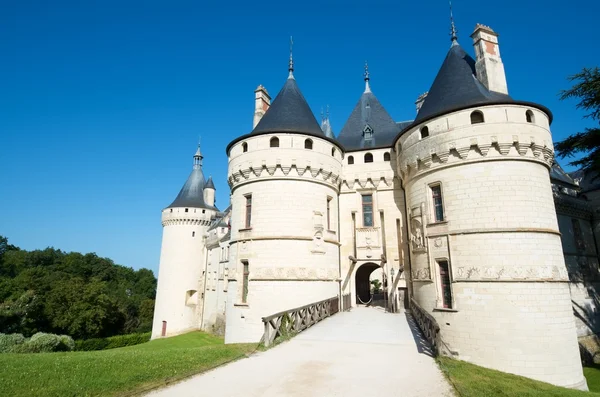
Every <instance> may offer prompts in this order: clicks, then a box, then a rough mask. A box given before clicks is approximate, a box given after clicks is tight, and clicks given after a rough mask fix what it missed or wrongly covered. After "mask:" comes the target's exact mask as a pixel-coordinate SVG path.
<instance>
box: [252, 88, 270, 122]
mask: <svg viewBox="0 0 600 397" xmlns="http://www.w3.org/2000/svg"><path fill="white" fill-rule="evenodd" d="M269 106H271V97H270V96H269V93H268V92H267V89H266V88H265V87H263V86H262V84H261V85H259V86H258V87H257V88H256V90H254V123H253V124H252V128H254V127H256V124H258V122H259V121H260V119H262V116H264V115H265V113H266V112H267V110H268V109H269Z"/></svg>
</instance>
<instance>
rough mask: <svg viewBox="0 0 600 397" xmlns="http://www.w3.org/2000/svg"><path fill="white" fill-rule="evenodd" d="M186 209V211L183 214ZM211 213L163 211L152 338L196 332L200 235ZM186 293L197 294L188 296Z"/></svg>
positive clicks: (201, 261)
mask: <svg viewBox="0 0 600 397" xmlns="http://www.w3.org/2000/svg"><path fill="white" fill-rule="evenodd" d="M186 210H187V212H186ZM214 213H215V212H214V211H211V210H202V209H198V208H167V209H164V210H163V212H162V224H163V239H162V246H161V253H160V264H159V268H158V285H157V289H156V303H155V308H154V320H153V324H152V338H153V339H154V338H158V337H160V336H161V333H162V327H163V321H166V322H167V330H166V331H167V332H166V335H165V336H173V335H177V334H181V333H184V332H187V331H190V330H193V329H198V328H199V326H200V324H199V316H198V303H199V302H200V297H201V292H202V291H199V285H200V283H201V280H202V270H203V268H204V264H205V255H206V250H205V246H204V241H203V235H204V233H205V231H206V229H207V228H208V225H209V222H210V217H211V216H212V215H214ZM188 291H196V293H195V294H193V295H191V296H188Z"/></svg>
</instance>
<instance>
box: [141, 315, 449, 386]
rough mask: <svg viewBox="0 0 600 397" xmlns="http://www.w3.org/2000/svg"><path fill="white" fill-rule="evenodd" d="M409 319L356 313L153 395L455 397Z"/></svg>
mask: <svg viewBox="0 0 600 397" xmlns="http://www.w3.org/2000/svg"><path fill="white" fill-rule="evenodd" d="M415 327H416V325H415V323H414V322H413V321H412V319H410V318H407V317H406V316H405V315H404V314H391V313H384V312H383V311H382V310H381V309H378V308H363V307H358V308H355V309H353V310H352V311H350V312H344V313H338V314H336V315H334V316H332V317H331V318H328V319H325V320H323V321H322V322H320V323H318V324H316V325H314V326H313V327H311V328H310V329H308V330H306V331H304V332H302V333H300V334H298V335H297V336H296V337H294V338H293V339H291V340H290V341H288V342H285V343H282V344H281V345H279V346H276V347H274V348H272V349H269V350H267V351H265V352H262V353H257V354H254V355H252V356H251V357H249V358H246V359H242V360H239V361H236V362H233V363H231V364H228V365H225V366H223V367H219V368H217V369H215V370H212V371H209V372H206V373H204V374H201V375H197V376H195V377H192V378H190V379H188V380H186V381H183V382H181V383H178V384H176V385H173V386H170V387H167V388H164V389H161V390H158V391H155V392H153V393H151V394H150V395H151V396H154V397H156V396H182V397H185V396H219V397H230V396H244V397H254V396H256V397H258V396H261V397H263V396H266V397H275V396H277V397H282V396H293V397H296V396H302V397H305V396H306V397H309V396H310V397H312V396H315V397H317V396H318V397H329V396H344V397H351V396H360V397H369V396H375V395H382V396H386V397H391V396H402V397H412V396H427V397H430V396H431V397H437V396H452V392H451V391H450V390H451V387H450V385H449V384H448V382H447V381H446V380H445V378H444V376H443V375H442V373H441V372H440V370H439V369H438V367H437V365H436V363H435V361H434V359H433V358H432V357H431V354H430V351H429V349H428V348H427V345H426V343H425V342H424V341H423V340H422V339H421V338H420V336H419V334H418V331H416V328H415Z"/></svg>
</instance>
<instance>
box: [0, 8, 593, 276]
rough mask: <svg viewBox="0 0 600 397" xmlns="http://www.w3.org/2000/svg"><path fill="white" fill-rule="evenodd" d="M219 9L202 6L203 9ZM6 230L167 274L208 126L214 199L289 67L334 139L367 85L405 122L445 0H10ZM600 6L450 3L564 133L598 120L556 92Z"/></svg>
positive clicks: (2, 134) (2, 26)
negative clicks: (163, 215)
mask: <svg viewBox="0 0 600 397" xmlns="http://www.w3.org/2000/svg"><path fill="white" fill-rule="evenodd" d="M204 3H208V4H204ZM1 9H2V12H1V13H0V57H1V59H2V61H0V176H1V179H0V181H1V183H0V206H1V207H2V209H3V210H2V212H1V214H0V234H1V235H5V236H8V237H9V240H10V242H12V243H13V244H16V245H18V246H21V247H23V248H26V249H35V248H44V247H47V246H54V247H56V248H60V249H63V250H66V251H81V252H96V253H97V254H98V255H101V256H107V257H110V258H112V259H113V260H115V262H117V263H119V264H123V265H127V266H132V267H134V268H140V267H147V268H150V269H152V270H154V271H155V272H156V271H157V269H158V261H159V255H160V243H161V233H162V227H161V224H160V210H161V209H162V208H163V207H165V206H166V205H168V204H169V203H170V202H171V201H172V200H173V199H174V198H175V196H176V195H177V193H178V191H179V189H180V188H181V186H182V184H183V183H184V182H185V179H186V178H187V176H188V174H189V172H190V170H191V166H192V155H193V153H194V151H195V145H196V142H197V140H198V136H199V135H201V136H202V148H203V152H204V155H205V158H204V172H205V175H206V176H207V177H208V176H209V175H212V176H213V178H214V180H215V185H216V188H217V205H218V206H219V207H220V208H224V207H226V206H227V205H228V201H229V188H228V186H227V181H226V178H227V157H226V154H225V146H226V145H227V143H229V142H230V141H231V140H233V139H234V138H236V137H237V136H239V135H242V134H246V133H248V132H249V131H250V130H251V127H252V115H253V106H254V105H253V95H254V94H253V90H254V89H255V88H256V86H257V85H258V84H263V85H264V86H265V87H267V89H268V90H269V92H270V93H271V94H272V96H273V97H274V96H275V95H276V94H277V92H278V90H279V89H280V88H281V86H282V85H283V83H284V82H285V79H286V77H287V60H288V40H289V36H290V35H293V36H294V59H295V65H296V72H295V76H296V79H297V81H298V84H299V86H300V88H301V89H302V91H303V93H304V96H305V97H306V98H307V100H308V102H309V104H310V106H311V107H312V109H313V111H314V112H315V114H316V115H317V117H319V116H318V114H319V113H320V109H321V107H322V106H326V105H327V104H329V105H330V108H331V120H332V124H333V127H334V131H335V132H336V133H339V131H340V130H341V128H342V126H343V124H344V122H345V119H346V118H347V117H348V116H349V114H350V112H351V110H352V108H353V107H354V105H355V103H356V101H357V100H358V98H359V96H360V94H361V92H362V90H363V86H364V83H363V80H362V73H363V64H364V61H365V60H368V61H369V69H370V72H371V87H372V89H373V92H374V93H375V95H377V97H378V98H379V99H380V101H381V102H382V104H383V105H384V106H385V107H386V108H387V110H388V112H389V113H390V114H391V115H392V117H393V118H394V119H396V120H398V121H400V120H408V119H412V118H414V116H415V109H414V101H415V99H416V98H417V96H418V95H419V94H421V93H422V92H424V91H427V90H428V89H429V87H430V85H431V83H432V82H433V79H434V77H435V74H436V73H437V70H438V68H439V67H440V65H441V63H442V61H443V59H444V57H445V55H446V52H447V50H448V48H449V46H450V39H449V35H448V33H449V20H448V4H447V2H446V1H444V0H435V1H433V0H423V1H420V2H401V1H385V2H384V1H370V2H366V1H308V0H306V1H303V2H284V1H274V2H270V1H261V2H249V1H244V2H239V4H237V3H236V2H231V1H230V2H224V1H222V2H198V1H168V2H167V1H144V2H141V1H140V2H136V1H118V2H117V1H111V0H105V1H85V2H81V1H73V2H65V1H59V0H57V1H26V0H23V1H9V0H2V1H1ZM598 15H600V3H599V2H596V1H592V0H589V1H582V0H572V1H570V2H567V3H565V2H548V1H542V0H530V1H528V0H520V1H516V0H506V1H502V2H491V3H490V2H481V1H474V0H456V1H455V2H454V16H455V19H456V24H457V27H458V30H459V42H460V43H461V45H462V46H463V47H464V48H465V49H467V51H468V52H470V53H471V54H473V49H472V45H471V39H470V38H469V35H470V33H471V32H472V30H473V28H474V26H475V24H476V23H478V22H479V23H484V24H486V25H489V26H491V27H492V28H493V29H494V30H496V31H497V32H499V34H500V51H501V55H502V58H503V61H504V65H505V69H506V74H507V80H508V87H509V92H510V94H511V95H512V96H513V98H515V99H522V100H528V101H533V102H538V103H541V104H543V105H545V106H547V107H549V108H550V109H551V110H552V111H553V113H554V117H555V121H554V124H553V126H552V130H553V134H554V139H555V140H560V139H562V138H565V137H566V136H567V135H568V134H570V133H572V132H574V131H578V130H582V129H583V128H584V127H585V126H590V125H591V122H590V121H589V120H583V119H582V115H583V114H582V112H580V111H577V110H575V106H574V105H575V102H574V101H570V102H560V101H559V100H558V97H557V93H558V92H559V90H561V89H565V88H568V87H569V86H570V85H569V82H568V81H567V80H566V77H567V76H568V75H571V74H574V73H576V72H578V71H579V70H581V68H582V67H584V66H587V67H591V66H597V65H600V52H599V51H598V41H599V40H598V39H599V37H598V36H599V34H598V31H597V28H596V25H597V20H596V19H597V16H598Z"/></svg>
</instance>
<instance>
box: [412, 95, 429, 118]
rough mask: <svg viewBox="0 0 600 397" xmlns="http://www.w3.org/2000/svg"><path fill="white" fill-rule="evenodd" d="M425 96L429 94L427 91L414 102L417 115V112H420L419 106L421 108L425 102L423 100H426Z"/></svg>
mask: <svg viewBox="0 0 600 397" xmlns="http://www.w3.org/2000/svg"><path fill="white" fill-rule="evenodd" d="M427 94H429V91H427V92H424V93H423V94H421V95H419V97H418V98H417V100H416V101H415V105H416V106H417V113H419V110H421V106H423V102H425V98H427Z"/></svg>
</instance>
